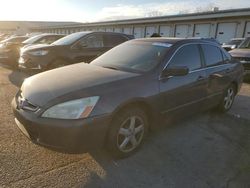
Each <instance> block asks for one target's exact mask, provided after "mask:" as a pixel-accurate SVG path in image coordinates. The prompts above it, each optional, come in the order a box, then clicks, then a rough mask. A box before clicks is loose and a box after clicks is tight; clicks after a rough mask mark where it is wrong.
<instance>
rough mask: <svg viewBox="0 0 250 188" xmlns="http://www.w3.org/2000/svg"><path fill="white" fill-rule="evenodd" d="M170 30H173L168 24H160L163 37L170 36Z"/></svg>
mask: <svg viewBox="0 0 250 188" xmlns="http://www.w3.org/2000/svg"><path fill="white" fill-rule="evenodd" d="M170 31H171V27H170V26H167V25H161V26H160V35H161V36H162V37H169V36H170V34H171V33H170Z"/></svg>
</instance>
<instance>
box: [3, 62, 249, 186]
mask: <svg viewBox="0 0 250 188" xmlns="http://www.w3.org/2000/svg"><path fill="white" fill-rule="evenodd" d="M25 77H26V75H24V74H22V73H20V72H15V71H14V72H13V71H11V70H9V69H7V68H5V67H3V66H1V65H0V101H1V102H0V187H3V188H4V187H18V188H19V187H25V188H26V187H91V188H92V187H107V188H111V187H136V188H137V187H169V188H183V187H185V188H189V187H190V188H195V187H197V188H207V187H210V188H235V187H237V188H241V187H242V188H245V187H250V178H249V177H250V84H247V83H245V84H244V85H243V87H242V89H241V91H240V93H239V95H238V96H237V98H236V100H235V104H234V106H233V108H232V110H231V111H230V112H229V113H227V114H224V115H218V114H216V113H214V112H206V113H202V114H198V115H195V116H192V117H190V118H188V119H186V120H183V121H181V122H179V123H174V124H172V125H169V126H162V127H161V128H160V129H159V130H156V131H154V132H152V133H151V134H150V136H149V137H148V138H147V140H146V143H145V144H144V146H143V147H142V149H141V150H140V151H139V152H138V153H136V154H135V155H134V156H132V157H130V158H127V159H123V160H118V161H116V160H113V159H112V158H111V157H110V155H109V154H108V153H107V152H106V151H105V150H102V149H100V150H97V151H90V152H89V153H85V154H62V153H58V152H55V151H51V150H48V149H46V148H43V147H40V146H37V145H35V144H33V143H31V142H30V141H29V140H28V139H27V138H26V137H25V136H24V135H23V134H22V133H21V131H20V130H19V129H18V128H17V126H16V125H15V123H14V119H13V115H12V111H11V107H10V102H11V100H12V98H13V97H14V95H15V93H16V91H17V90H18V87H19V86H20V84H21V83H22V81H23V79H24V78H25ZM162 124H163V125H164V124H165V123H162Z"/></svg>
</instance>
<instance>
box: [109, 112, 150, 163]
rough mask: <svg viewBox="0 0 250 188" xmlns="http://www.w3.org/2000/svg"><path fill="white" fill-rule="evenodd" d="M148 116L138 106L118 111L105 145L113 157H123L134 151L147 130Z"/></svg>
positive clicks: (138, 146)
mask: <svg viewBox="0 0 250 188" xmlns="http://www.w3.org/2000/svg"><path fill="white" fill-rule="evenodd" d="M148 127H149V126H148V118H147V116H146V114H145V112H144V111H143V110H141V109H140V108H138V107H134V108H126V109H124V110H122V111H120V112H119V113H118V114H117V115H116V116H115V118H114V120H113V121H112V123H111V126H110V130H109V132H108V138H107V147H108V150H109V151H110V152H111V153H112V155H113V156H114V157H115V158H125V157H128V156H130V155H132V154H133V153H135V152H136V151H137V150H138V149H139V148H140V146H141V145H142V143H143V141H144V138H145V137H146V135H147V132H148Z"/></svg>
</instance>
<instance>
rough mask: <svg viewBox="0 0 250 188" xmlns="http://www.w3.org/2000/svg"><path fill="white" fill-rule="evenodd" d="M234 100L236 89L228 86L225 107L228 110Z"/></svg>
mask: <svg viewBox="0 0 250 188" xmlns="http://www.w3.org/2000/svg"><path fill="white" fill-rule="evenodd" d="M233 100H234V90H233V88H228V90H227V94H226V96H225V98H224V108H225V109H226V110H228V109H229V108H230V107H231V106H232V104H233Z"/></svg>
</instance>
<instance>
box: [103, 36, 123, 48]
mask: <svg viewBox="0 0 250 188" xmlns="http://www.w3.org/2000/svg"><path fill="white" fill-rule="evenodd" d="M127 40H128V39H127V38H125V37H124V36H122V35H115V34H108V35H107V34H106V35H104V36H103V42H104V46H106V47H113V46H117V45H119V44H121V43H123V42H125V41H127Z"/></svg>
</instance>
